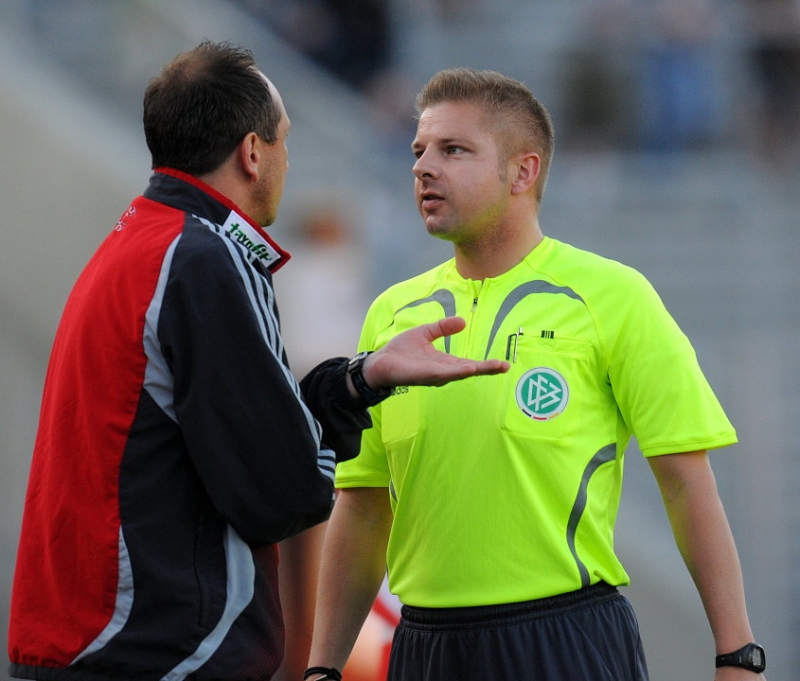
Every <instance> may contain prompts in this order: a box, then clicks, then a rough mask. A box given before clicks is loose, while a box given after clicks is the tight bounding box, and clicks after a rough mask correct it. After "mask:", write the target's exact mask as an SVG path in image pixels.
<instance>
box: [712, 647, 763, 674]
mask: <svg viewBox="0 0 800 681" xmlns="http://www.w3.org/2000/svg"><path fill="white" fill-rule="evenodd" d="M716 666H717V667H741V668H743V669H749V670H750V671H752V672H758V673H761V672H763V671H764V669H766V667H767V658H766V655H765V654H764V649H763V648H762V647H761V646H760V645H758V643H748V644H747V645H746V646H742V647H741V648H739V650H734V651H733V652H732V653H725V654H724V655H717V659H716Z"/></svg>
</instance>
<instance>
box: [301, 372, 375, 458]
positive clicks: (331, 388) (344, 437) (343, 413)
mask: <svg viewBox="0 0 800 681" xmlns="http://www.w3.org/2000/svg"><path fill="white" fill-rule="evenodd" d="M347 362H348V359H347V358H346V357H334V358H332V359H329V360H326V361H324V362H322V363H320V364H318V365H317V366H316V367H314V368H313V369H312V370H311V371H309V372H308V374H307V375H306V376H305V378H303V380H302V381H300V388H301V390H302V391H303V396H304V398H305V400H306V403H307V404H308V405H309V408H310V409H311V411H312V412H313V413H314V416H315V417H316V418H317V420H318V421H319V423H320V425H321V426H322V439H323V441H324V442H325V444H326V445H328V446H329V447H331V449H333V451H334V452H336V463H341V462H343V461H349V460H350V459H353V458H355V457H356V456H358V453H359V450H360V449H361V432H362V431H363V430H365V429H366V428H369V427H371V426H372V419H371V418H370V415H369V412H368V411H367V409H366V407H365V406H364V403H363V400H361V399H360V398H353V397H352V396H351V395H350V393H349V391H348V390H347V379H346V372H347Z"/></svg>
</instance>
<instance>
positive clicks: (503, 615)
mask: <svg viewBox="0 0 800 681" xmlns="http://www.w3.org/2000/svg"><path fill="white" fill-rule="evenodd" d="M515 679H525V680H526V681H647V679H648V674H647V664H646V662H645V657H644V650H643V649H642V642H641V639H640V637H639V625H638V624H637V622H636V615H635V614H634V612H633V608H632V607H631V604H630V603H629V602H628V600H627V599H626V598H625V597H624V596H622V595H621V594H620V593H619V591H617V589H616V588H615V587H612V586H609V585H608V584H604V583H601V584H595V585H593V586H590V587H588V588H586V589H581V590H580V591H575V592H573V593H568V594H564V595H561V596H554V597H552V598H543V599H541V600H536V601H528V602H525V603H510V604H508V605H497V606H492V605H490V606H480V607H474V608H445V609H429V608H412V607H408V606H404V607H403V609H402V618H401V620H400V624H399V625H398V627H397V629H396V631H395V635H394V642H393V644H392V655H391V660H390V663H389V676H388V680H389V681H487V680H489V681H492V680H496V681H514V680H515Z"/></svg>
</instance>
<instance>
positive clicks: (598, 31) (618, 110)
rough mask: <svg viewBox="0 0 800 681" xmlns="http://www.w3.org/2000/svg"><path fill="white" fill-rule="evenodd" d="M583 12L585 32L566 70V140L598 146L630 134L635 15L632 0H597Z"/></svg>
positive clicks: (619, 141)
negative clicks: (584, 13)
mask: <svg viewBox="0 0 800 681" xmlns="http://www.w3.org/2000/svg"><path fill="white" fill-rule="evenodd" d="M585 11H586V12H587V13H586V16H585V18H584V20H583V26H582V28H583V33H584V35H583V36H581V39H580V40H579V41H578V44H579V45H580V47H579V48H578V49H577V50H576V51H575V52H573V53H571V54H570V58H569V60H568V62H567V68H566V73H565V75H564V83H565V98H566V101H565V107H564V111H565V116H564V118H565V122H564V128H565V130H564V143H565V146H566V147H568V148H571V149H575V150H580V151H600V150H606V149H609V148H611V147H616V146H619V145H621V144H623V143H627V142H628V141H629V139H630V127H631V126H630V120H629V117H630V116H631V112H632V111H633V107H632V106H631V98H632V93H631V88H630V83H631V81H632V78H631V73H630V71H631V68H632V49H633V45H632V37H633V36H634V35H635V34H636V32H635V30H633V29H634V25H635V19H634V11H633V7H632V4H631V2H630V0H599V1H597V2H592V3H588V4H587V5H586V6H585Z"/></svg>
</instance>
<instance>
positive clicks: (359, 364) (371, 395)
mask: <svg viewBox="0 0 800 681" xmlns="http://www.w3.org/2000/svg"><path fill="white" fill-rule="evenodd" d="M370 354H372V353H370V352H366V351H365V352H359V353H358V354H357V355H356V356H355V357H353V359H351V360H350V361H349V362H348V364H347V373H349V374H350V380H351V381H353V387H354V388H355V389H356V392H357V393H358V394H359V395H361V399H362V400H364V403H365V404H366V405H367V406H368V407H374V406H375V405H376V404H378V402H383V400H385V399H386V398H387V397H389V395H391V394H392V389H391V388H380V389H379V390H373V389H372V388H370V387H369V386H368V385H367V381H366V379H365V378H364V360H365V359H367V357H368V356H369V355H370Z"/></svg>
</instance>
